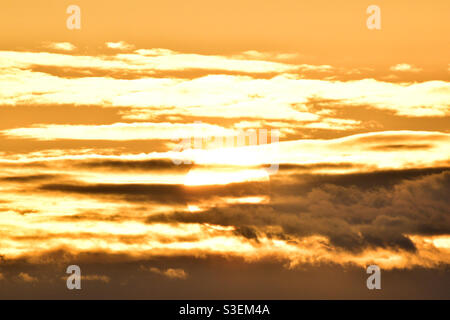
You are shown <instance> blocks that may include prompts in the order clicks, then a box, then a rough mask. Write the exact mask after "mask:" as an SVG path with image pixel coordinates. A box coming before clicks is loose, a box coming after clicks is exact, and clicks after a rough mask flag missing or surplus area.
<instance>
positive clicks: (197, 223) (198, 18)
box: [0, 0, 450, 297]
mask: <svg viewBox="0 0 450 320" xmlns="http://www.w3.org/2000/svg"><path fill="white" fill-rule="evenodd" d="M69 4H75V3H72V2H69V1H47V0H46V1H40V2H37V1H21V0H20V1H9V0H8V1H3V3H2V9H1V10H0V11H1V13H0V28H1V30H3V32H2V37H1V39H0V181H1V184H0V231H1V236H0V256H1V257H2V259H0V262H2V261H6V263H5V264H4V265H3V264H0V287H1V284H2V281H6V282H5V283H7V284H8V286H9V285H10V286H11V288H13V290H15V289H14V288H16V287H14V283H19V284H18V285H17V286H18V287H20V286H21V285H24V286H26V284H27V283H39V286H38V288H41V289H42V290H43V291H42V292H44V291H45V290H47V287H46V286H47V285H50V283H53V282H52V281H53V280H54V279H53V278H52V277H51V276H45V277H44V276H42V274H41V275H40V274H39V273H38V272H37V271H36V269H33V268H39V267H42V268H43V267H45V268H47V267H49V268H57V267H58V266H59V265H60V263H61V261H59V262H57V261H55V259H56V260H58V259H62V261H64V263H66V262H67V263H80V264H86V265H89V266H90V267H92V269H90V270H92V272H91V274H90V276H88V277H87V278H86V279H90V280H89V281H93V282H95V283H96V284H97V285H98V286H104V285H107V284H108V283H109V282H110V280H111V279H112V278H111V277H112V275H111V274H109V275H108V274H106V273H105V271H104V270H103V269H101V268H99V267H98V266H94V265H92V258H91V257H92V255H95V254H99V255H102V256H103V257H104V259H105V263H106V264H108V266H109V267H111V268H114V267H117V266H118V265H121V264H123V263H125V264H126V263H129V266H128V267H127V268H131V269H129V271H127V272H131V273H133V272H145V273H147V274H151V275H152V276H154V277H159V279H160V280H161V279H164V281H169V280H170V281H172V280H174V281H178V282H181V283H183V281H184V283H185V284H186V283H189V281H190V280H189V279H191V278H192V279H201V277H202V276H199V275H198V274H197V275H195V271H194V270H197V268H200V266H202V264H203V263H206V261H209V260H208V259H222V258H226V259H236V260H233V261H240V262H239V263H244V264H245V265H248V266H249V265H251V264H255V265H257V266H258V268H261V270H266V269H265V268H266V266H265V263H266V262H267V261H271V259H273V261H275V262H276V265H277V268H279V269H277V270H278V271H277V272H278V276H279V277H280V279H281V278H283V277H285V275H284V272H288V271H289V272H296V271H293V270H299V269H301V268H306V267H311V268H312V269H313V270H319V269H320V268H321V267H320V266H323V265H326V266H329V265H337V266H339V268H341V267H342V268H345V267H346V266H351V267H352V268H355V270H362V271H363V272H364V267H365V266H367V265H368V264H371V263H376V264H378V265H380V266H381V267H382V268H383V270H386V271H387V272H391V273H395V272H397V271H396V270H403V271H404V272H410V271H411V270H412V271H411V272H415V271H416V270H417V269H420V268H422V269H424V270H427V272H432V273H433V272H439V270H442V268H443V269H444V270H447V269H448V265H449V264H450V220H449V219H450V216H449V214H450V203H449V200H448V192H449V191H450V189H449V186H450V183H449V181H450V174H449V173H450V171H449V170H450V153H449V150H450V126H449V124H450V104H449V101H450V82H449V79H450V78H449V72H450V61H449V53H450V47H449V42H448V40H447V37H446V35H448V34H450V24H449V23H448V12H449V9H450V3H449V1H433V2H432V3H431V4H430V3H429V2H427V1H378V2H377V3H376V4H377V5H378V6H379V7H380V8H381V19H382V22H381V25H382V27H381V30H368V29H367V27H366V19H367V17H368V15H367V14H366V8H367V6H368V5H370V4H372V2H367V1H356V0H352V1H322V0H320V1H308V2H307V1H286V0H283V1H263V2H261V1H234V0H232V1H227V2H226V3H225V2H223V3H219V2H211V1H189V2H182V1H159V2H155V1H137V0H132V1H126V2H117V1H81V0H80V1H77V2H76V4H77V5H79V6H80V8H81V21H82V22H81V23H82V28H81V30H68V29H67V28H66V19H67V17H68V14H66V8H67V6H68V5H69ZM242 136H244V138H243V140H241V142H243V143H241V144H239V141H240V140H239V139H240V138H241V137H242ZM274 137H276V139H275V138H274ZM253 138H254V140H252V139H253ZM227 139H228V140H227ZM251 141H253V143H252V142H251ZM226 143H230V144H226ZM55 257H56V258H55ZM198 257H202V259H204V260H201V262H199V261H198V260H196V259H197V258H198ZM179 259H181V260H183V259H186V260H183V262H178V264H177V262H176V261H179ZM181 260H180V261H181ZM152 261H153V262H152ZM157 261H161V262H158V263H160V264H158V263H156V262H157ZM174 261H175V262H174ZM222 266H224V267H223V268H224V269H225V272H229V275H230V277H240V276H238V275H236V274H235V270H234V269H233V267H230V266H229V265H228V264H227V263H224V264H222ZM30 268H31V269H30ZM30 270H31V271H30ZM33 270H34V271H33ZM130 270H131V271H130ZM133 270H134V271H133ZM286 270H288V271H286ZM339 270H341V269H339ZM33 272H34V273H33ZM327 272H329V271H327ZM339 272H341V271H336V273H335V275H336V274H337V275H339ZM355 272H357V271H355ZM292 274H293V273H292ZM446 274H448V272H447V273H446ZM61 277H62V276H57V277H56V279H57V281H59V282H61V281H62V280H61ZM119 277H120V278H121V279H122V280H123V282H124V283H125V282H126V283H128V282H127V281H128V280H129V279H127V278H126V275H125V272H120V274H119ZM196 277H198V278H196ZM275 277H276V276H275ZM5 279H6V280H5ZM50 279H53V280H50ZM234 279H237V278H234ZM283 279H284V278H283ZM111 281H113V280H111ZM161 281H163V280H161ZM164 281H163V283H162V284H161V285H162V286H163V287H164V288H166V289H167V290H168V291H167V292H168V295H169V296H170V294H171V293H172V294H174V291H171V289H170V288H171V287H170V285H167V283H166V282H164ZM199 281H200V280H199ZM255 281H258V280H257V279H256V280H255ZM436 283H440V281H437V282H436ZM52 285H53V284H52ZM180 285H181V286H183V284H180ZM336 286H337V284H336ZM349 286H350V287H352V286H357V283H356V282H352V283H351V284H349ZM18 287H17V288H18ZM406 287H407V286H405V288H406ZM44 288H46V289H45V290H44ZM240 289H242V288H239V285H237V286H236V287H235V289H234V290H236V292H239V290H240ZM322 289H323V288H322ZM322 289H320V288H319V289H318V292H321V290H322ZM323 290H325V289H323ZM323 290H322V292H323ZM119 291H120V290H118V289H116V290H114V292H119ZM325 292H327V291H326V290H325ZM253 293H256V291H255V292H253ZM428 293H429V292H427V291H424V292H423V293H421V294H423V296H427V294H428ZM387 294H388V296H389V294H393V293H392V291H391V292H388V293H387ZM0 296H7V292H6V291H5V292H1V289H0ZM93 296H95V294H94V295H93ZM144 296H145V295H144ZM443 296H444V297H448V294H447V296H445V295H443ZM186 297H189V293H187V295H186ZM248 297H252V295H251V292H250V293H249V295H248ZM292 297H296V295H295V294H293V296H292Z"/></svg>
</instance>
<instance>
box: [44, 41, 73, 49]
mask: <svg viewBox="0 0 450 320" xmlns="http://www.w3.org/2000/svg"><path fill="white" fill-rule="evenodd" d="M46 47H47V48H49V49H54V50H61V51H73V50H75V49H76V46H74V45H73V44H71V43H70V42H51V43H49V44H47V45H46Z"/></svg>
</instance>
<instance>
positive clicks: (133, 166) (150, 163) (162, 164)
mask: <svg viewBox="0 0 450 320" xmlns="http://www.w3.org/2000/svg"><path fill="white" fill-rule="evenodd" d="M76 166H77V167H81V168H92V169H97V168H100V169H101V168H106V169H116V170H146V171H148V170H157V171H166V170H172V171H187V170H189V169H190V168H192V166H193V165H189V164H183V163H181V164H179V165H176V164H174V163H173V161H172V160H170V159H157V160H91V161H85V162H82V163H79V164H77V165H76Z"/></svg>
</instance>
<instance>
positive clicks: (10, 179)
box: [0, 174, 61, 183]
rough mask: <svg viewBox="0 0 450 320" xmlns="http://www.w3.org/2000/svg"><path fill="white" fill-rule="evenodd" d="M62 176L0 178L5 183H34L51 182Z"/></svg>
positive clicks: (39, 175) (44, 175)
mask: <svg viewBox="0 0 450 320" xmlns="http://www.w3.org/2000/svg"><path fill="white" fill-rule="evenodd" d="M60 176H61V175H54V174H35V175H28V176H25V175H24V176H10V177H4V178H0V181H5V182H24V183H25V182H33V181H40V180H51V179H55V178H58V177H60Z"/></svg>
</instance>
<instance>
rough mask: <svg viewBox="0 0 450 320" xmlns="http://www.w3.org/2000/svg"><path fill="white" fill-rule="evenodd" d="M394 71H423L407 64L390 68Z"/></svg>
mask: <svg viewBox="0 0 450 320" xmlns="http://www.w3.org/2000/svg"><path fill="white" fill-rule="evenodd" d="M390 70H392V71H400V72H420V71H422V69H420V68H417V67H414V66H412V65H410V64H407V63H399V64H396V65H395V66H392V67H391V68H390Z"/></svg>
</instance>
